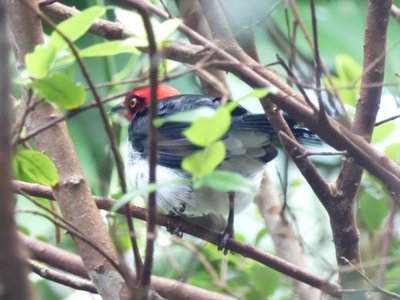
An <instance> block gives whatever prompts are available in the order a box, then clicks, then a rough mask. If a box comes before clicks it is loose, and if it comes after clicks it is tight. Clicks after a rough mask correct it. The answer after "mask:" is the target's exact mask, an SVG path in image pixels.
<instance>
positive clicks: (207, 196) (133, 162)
mask: <svg viewBox="0 0 400 300" xmlns="http://www.w3.org/2000/svg"><path fill="white" fill-rule="evenodd" d="M148 166H149V165H148V161H147V159H144V158H143V157H142V156H141V155H140V153H139V152H137V151H136V150H135V149H133V148H132V146H131V144H130V143H128V149H127V160H126V169H125V172H126V177H127V180H128V182H129V184H130V185H131V186H132V187H133V188H134V189H143V188H145V187H146V186H147V185H148ZM219 169H221V170H228V171H235V172H239V173H242V175H244V176H246V177H247V178H249V179H250V180H252V181H253V182H254V183H256V184H259V182H260V181H261V177H262V170H263V165H262V164H261V163H260V162H256V160H255V159H254V158H251V157H247V156H233V157H231V158H230V159H228V160H227V161H225V162H224V163H223V164H222V165H221V166H220V167H219ZM182 179H188V175H187V173H186V172H184V171H182V170H176V169H171V168H167V167H164V166H160V165H157V167H156V180H157V183H158V184H160V185H163V186H162V187H160V188H158V189H157V204H158V207H159V208H160V210H161V212H162V213H170V212H175V213H179V211H180V210H181V209H182V208H183V207H184V211H182V214H183V215H186V216H189V217H190V216H203V215H208V214H216V215H223V216H227V215H228V211H229V199H228V193H225V192H219V191H216V190H214V189H211V188H201V189H197V190H194V189H193V188H192V186H191V184H190V183H179V184H176V183H174V182H175V181H178V180H182ZM251 201H252V196H250V195H248V194H245V193H242V192H237V193H236V194H235V212H239V211H241V210H243V209H244V208H245V207H246V205H247V204H248V203H250V202H251Z"/></svg>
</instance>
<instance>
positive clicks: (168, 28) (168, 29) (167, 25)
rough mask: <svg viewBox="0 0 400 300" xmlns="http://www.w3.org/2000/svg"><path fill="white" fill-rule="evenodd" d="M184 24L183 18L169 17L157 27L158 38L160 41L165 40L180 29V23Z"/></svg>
mask: <svg viewBox="0 0 400 300" xmlns="http://www.w3.org/2000/svg"><path fill="white" fill-rule="evenodd" d="M181 24H182V20H181V19H177V18H174V19H168V20H166V21H164V22H162V23H161V24H160V25H158V26H157V28H156V30H155V31H156V32H155V33H156V35H157V40H158V41H160V42H161V41H164V40H165V39H167V38H168V37H169V36H170V35H171V34H173V33H174V32H176V30H177V29H178V27H179V25H181Z"/></svg>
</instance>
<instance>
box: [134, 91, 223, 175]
mask: <svg viewBox="0 0 400 300" xmlns="http://www.w3.org/2000/svg"><path fill="white" fill-rule="evenodd" d="M219 99H220V98H215V97H208V96H201V95H180V96H174V97H171V98H166V99H163V100H161V101H159V103H158V105H159V107H158V110H159V117H160V118H166V117H168V116H171V115H172V114H175V113H179V112H184V111H190V110H193V109H196V108H198V107H205V106H207V107H210V108H212V109H216V108H217V107H218V105H219V103H218V102H219ZM146 115H147V112H143V113H142V114H141V115H138V116H136V118H135V120H134V121H133V122H132V123H131V126H130V130H129V140H130V142H131V143H132V145H133V147H134V148H135V149H136V150H137V151H139V152H140V153H141V154H142V155H143V157H147V156H148V141H147V126H148V118H147V116H146ZM189 126H190V123H187V122H172V121H168V122H166V123H165V124H163V125H162V126H161V127H160V128H158V134H159V136H158V153H157V154H158V157H157V161H158V163H159V164H160V165H162V166H165V167H169V168H173V169H179V168H180V167H181V162H182V159H183V158H184V157H185V156H188V155H190V154H192V153H194V152H196V151H199V150H201V149H202V147H199V146H196V145H193V144H192V143H191V142H190V141H189V140H188V139H186V137H185V136H184V135H183V131H184V130H185V129H187V128H188V127H189ZM228 156H229V154H227V157H228Z"/></svg>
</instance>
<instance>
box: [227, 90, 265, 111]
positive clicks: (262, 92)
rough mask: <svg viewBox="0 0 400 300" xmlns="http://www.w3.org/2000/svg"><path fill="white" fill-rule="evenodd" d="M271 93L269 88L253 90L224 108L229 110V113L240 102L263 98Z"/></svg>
mask: <svg viewBox="0 0 400 300" xmlns="http://www.w3.org/2000/svg"><path fill="white" fill-rule="evenodd" d="M270 92H271V88H262V89H253V90H252V91H251V92H250V93H248V94H246V95H244V96H242V97H240V98H238V99H236V100H234V101H231V102H228V103H227V104H226V105H225V107H226V108H227V109H228V110H229V111H233V110H234V109H235V108H236V107H237V106H238V105H239V103H240V102H242V101H244V100H247V99H249V98H258V99H261V98H264V97H266V96H267V95H268V94H269V93H270Z"/></svg>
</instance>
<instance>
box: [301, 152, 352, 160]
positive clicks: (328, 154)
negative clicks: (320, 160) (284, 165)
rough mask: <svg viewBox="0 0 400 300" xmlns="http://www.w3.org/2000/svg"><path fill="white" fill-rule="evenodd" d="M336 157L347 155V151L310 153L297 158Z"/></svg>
mask: <svg viewBox="0 0 400 300" xmlns="http://www.w3.org/2000/svg"><path fill="white" fill-rule="evenodd" d="M334 155H344V156H346V155H347V151H322V152H311V151H308V152H306V153H304V154H302V155H299V156H297V157H296V158H298V159H300V158H304V157H308V156H334Z"/></svg>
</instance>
